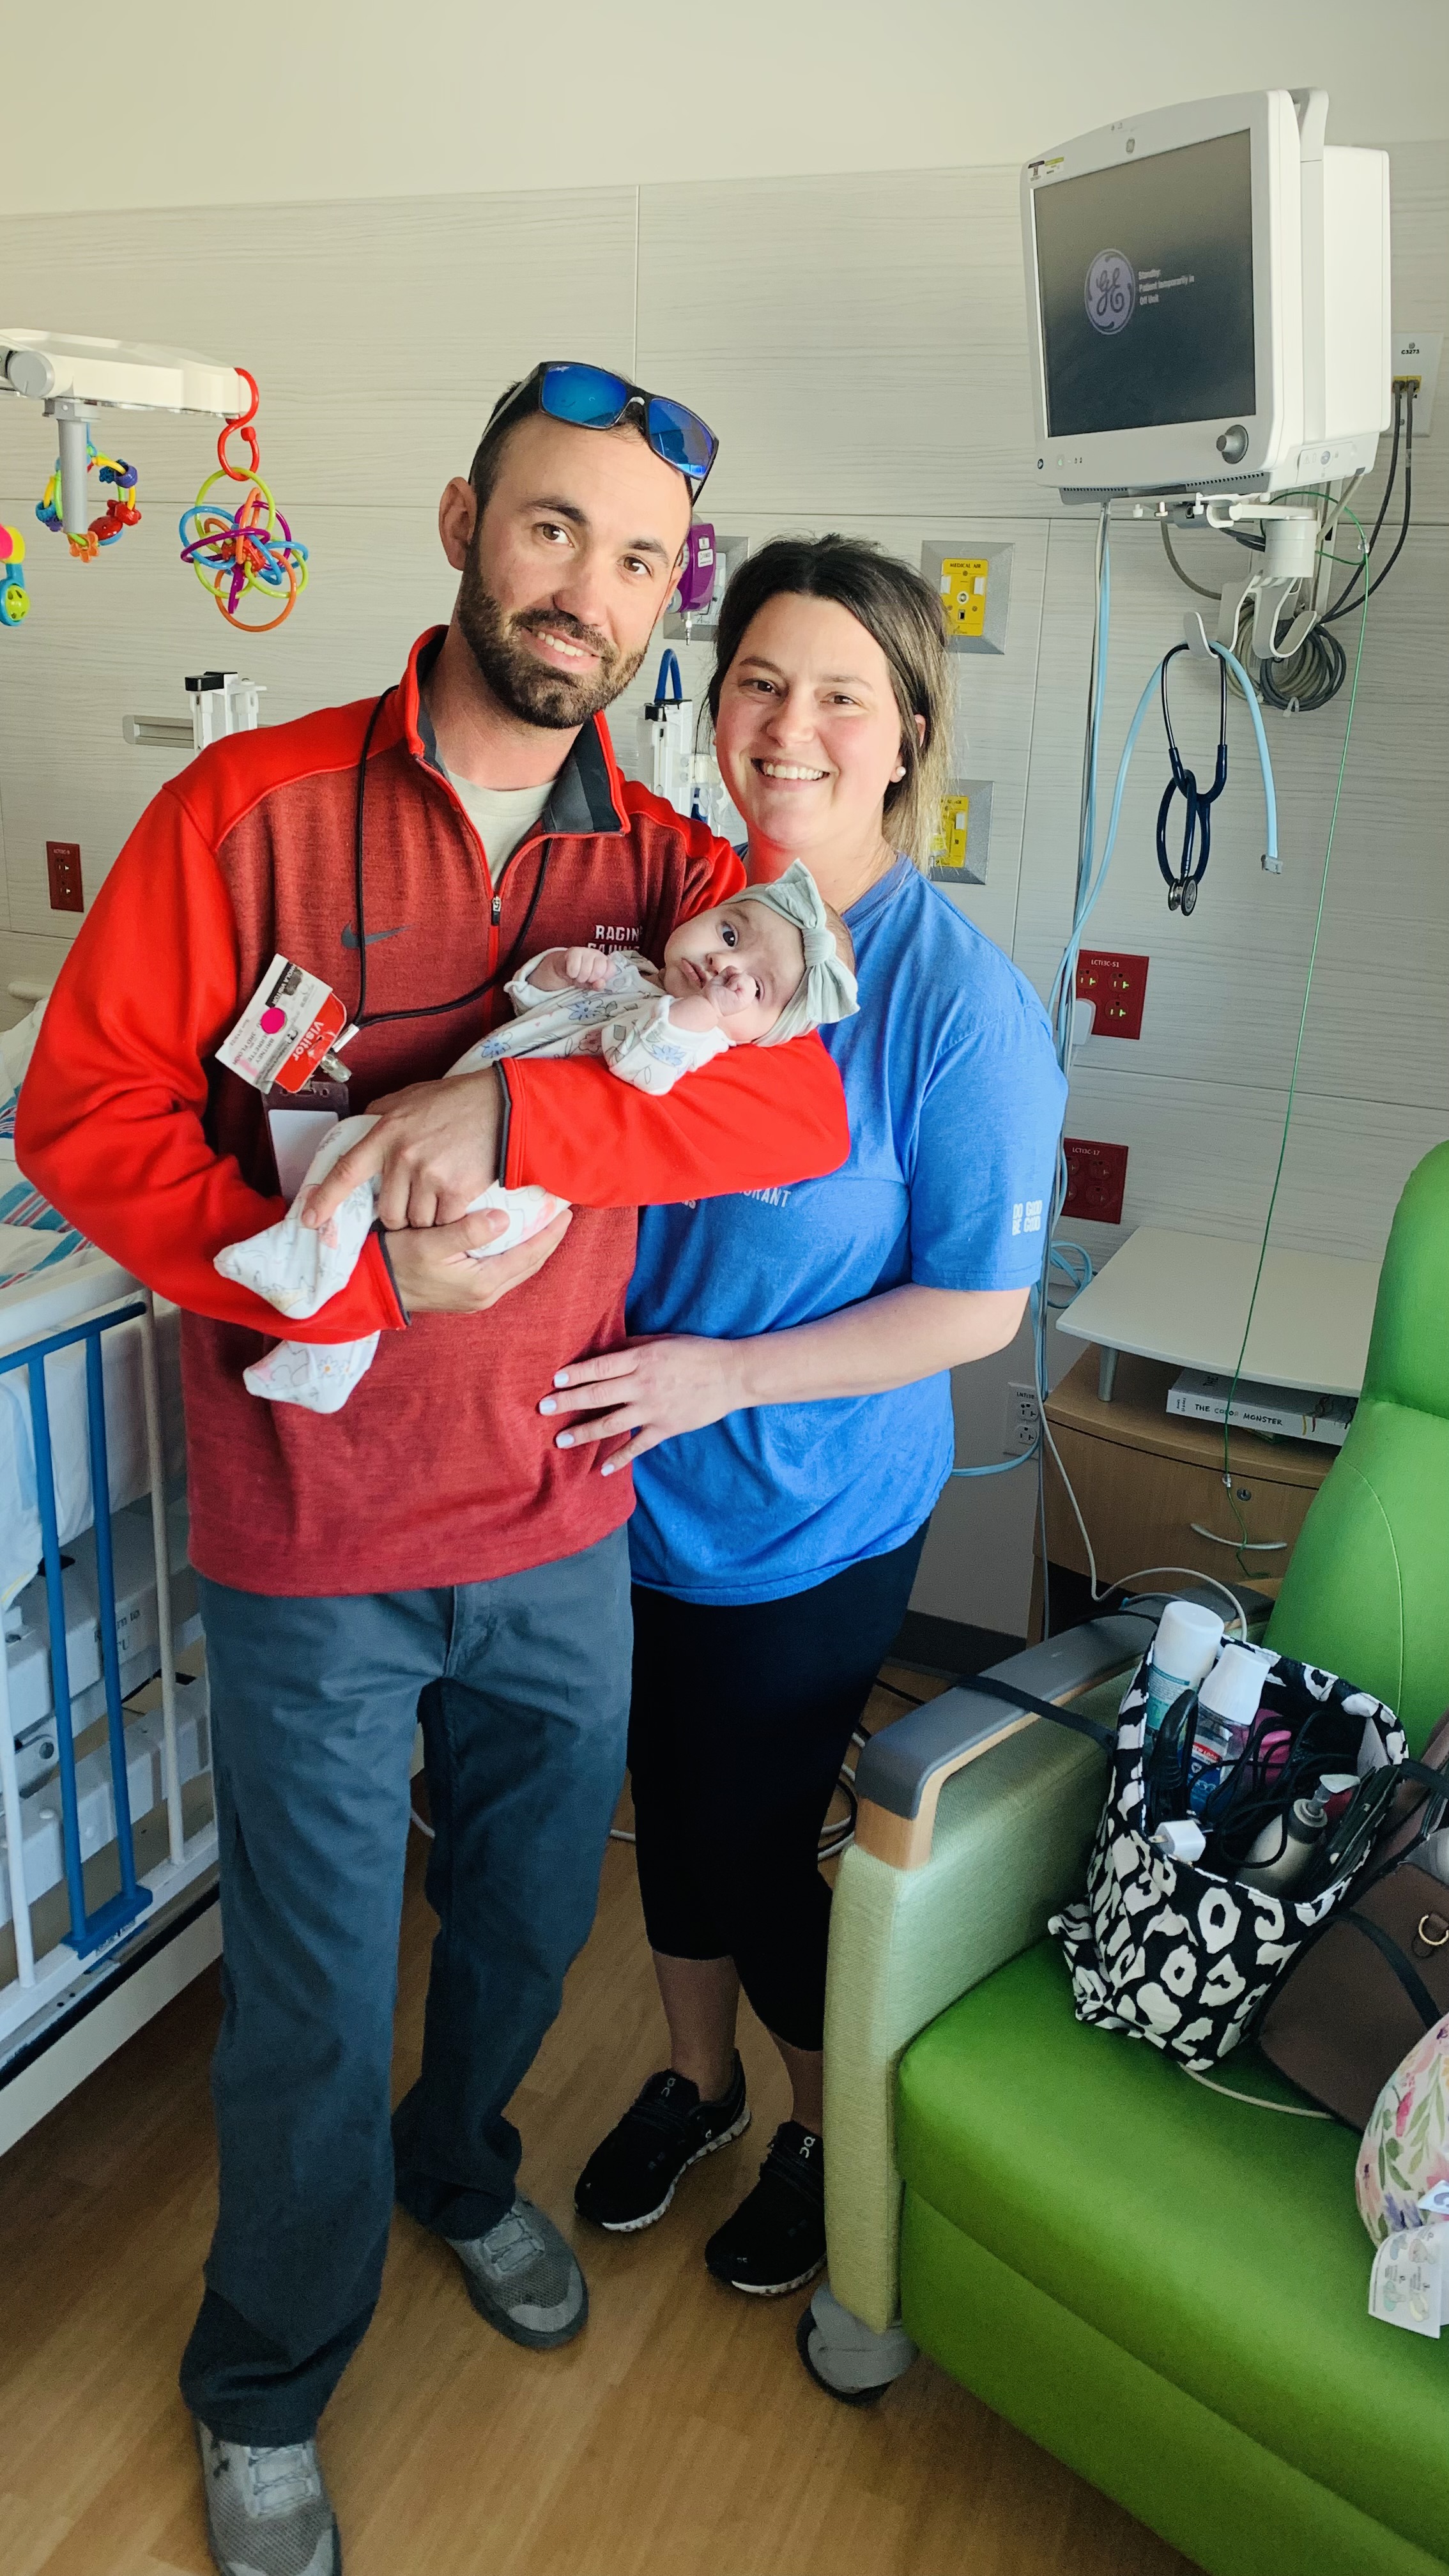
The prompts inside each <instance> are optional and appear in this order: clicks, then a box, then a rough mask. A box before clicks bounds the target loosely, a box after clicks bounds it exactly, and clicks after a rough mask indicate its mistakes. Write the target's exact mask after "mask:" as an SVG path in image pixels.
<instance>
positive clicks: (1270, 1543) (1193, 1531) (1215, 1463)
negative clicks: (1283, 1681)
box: [1028, 1348, 1338, 1637]
mask: <svg viewBox="0 0 1449 2576" xmlns="http://www.w3.org/2000/svg"><path fill="white" fill-rule="evenodd" d="M1097 1357H1098V1355H1097V1352H1096V1350H1095V1349H1094V1348H1089V1349H1087V1350H1086V1351H1084V1352H1083V1354H1082V1357H1081V1358H1080V1359H1079V1360H1078V1361H1077V1363H1076V1366H1075V1367H1074V1368H1072V1369H1070V1370H1069V1371H1068V1373H1067V1375H1066V1376H1065V1377H1064V1378H1063V1379H1062V1381H1061V1384H1060V1385H1059V1386H1058V1387H1057V1389H1056V1391H1055V1393H1054V1394H1052V1395H1050V1396H1049V1397H1048V1398H1047V1407H1046V1412H1047V1420H1048V1421H1049V1423H1050V1424H1051V1429H1052V1437H1053V1438H1054V1440H1055V1441H1056V1444H1057V1447H1058V1449H1059V1450H1060V1452H1061V1456H1062V1464H1063V1466H1064V1467H1065V1468H1066V1471H1067V1474H1068V1475H1069V1476H1070V1478H1071V1481H1072V1487H1073V1490H1074V1492H1075V1494H1076V1497H1077V1502H1078V1505H1079V1507H1080V1509H1081V1514H1082V1518H1083V1520H1084V1521H1085V1522H1086V1524H1087V1529H1088V1531H1089V1533H1090V1536H1091V1541H1092V1547H1093V1551H1094V1553H1095V1556H1096V1559H1097V1577H1098V1580H1099V1582H1101V1583H1103V1584H1107V1583H1116V1582H1119V1581H1120V1580H1121V1578H1122V1576H1123V1575H1125V1574H1131V1573H1133V1572H1135V1570H1136V1569H1137V1568H1138V1567H1139V1566H1150V1565H1175V1566H1185V1567H1188V1568H1190V1569H1191V1570H1192V1571H1194V1572H1196V1573H1199V1574H1214V1575H1216V1576H1217V1578H1218V1580H1219V1582H1222V1583H1233V1582H1241V1581H1244V1580H1246V1581H1247V1582H1249V1583H1251V1584H1252V1585H1253V1587H1254V1589H1255V1590H1256V1591H1259V1592H1266V1593H1268V1594H1270V1595H1273V1596H1275V1597H1276V1594H1277V1591H1278V1587H1279V1584H1280V1583H1281V1581H1282V1578H1283V1571H1284V1568H1285V1567H1286V1565H1287V1563H1288V1558H1289V1555H1290V1554H1291V1552H1292V1548H1293V1543H1294V1541H1295V1539H1296V1538H1297V1536H1298V1533H1299V1531H1300V1529H1301V1528H1302V1527H1303V1523H1304V1520H1305V1518H1306V1516H1307V1512H1308V1506H1309V1504H1310V1503H1311V1502H1312V1500H1313V1497H1314V1495H1315V1494H1316V1493H1317V1491H1318V1488H1319V1486H1320V1485H1321V1484H1322V1482H1323V1479H1324V1477H1325V1476H1326V1475H1327V1473H1328V1470H1329V1468H1330V1467H1331V1466H1332V1464H1333V1461H1334V1459H1335V1458H1336V1457H1337V1455H1338V1452H1337V1450H1336V1449H1329V1448H1326V1447H1324V1446H1323V1445H1322V1444H1321V1443H1320V1442H1317V1441H1312V1440H1266V1439H1263V1438H1261V1437H1260V1436H1259V1435H1258V1434H1257V1433H1255V1432H1246V1431H1244V1432H1239V1431H1235V1432H1234V1433H1233V1435H1232V1446H1231V1450H1230V1453H1229V1454H1230V1458H1231V1463H1232V1469H1233V1501H1234V1502H1236V1504H1237V1507H1238V1510H1239V1512H1240V1513H1241V1515H1242V1518H1243V1522H1244V1524H1245V1527H1246V1530H1247V1545H1246V1546H1245V1547H1242V1549H1241V1552H1240V1542H1239V1533H1238V1525H1237V1522H1236V1521H1235V1519H1234V1517H1233V1512H1232V1508H1231V1505H1230V1503H1229V1500H1228V1496H1227V1493H1226V1491H1225V1490H1224V1486H1223V1435H1222V1432H1221V1431H1220V1430H1219V1429H1218V1428H1217V1426H1216V1425H1215V1424H1212V1423H1207V1422H1188V1421H1185V1420H1184V1419H1183V1418H1182V1416H1181V1415H1179V1414H1175V1413H1169V1412H1168V1411H1167V1409H1166V1407H1167V1390H1168V1388H1169V1387H1170V1386H1171V1384H1172V1381H1173V1379H1174V1378H1175V1377H1176V1376H1177V1375H1178V1374H1179V1372H1178V1370H1177V1369H1176V1368H1175V1367H1174V1366H1172V1365H1170V1364H1168V1363H1166V1362H1164V1361H1161V1360H1148V1359H1140V1358H1137V1357H1135V1356H1134V1355H1133V1354H1132V1353H1130V1352H1126V1351H1124V1352H1123V1353H1122V1354H1121V1356H1120V1358H1119V1360H1118V1363H1117V1371H1116V1382H1115V1385H1114V1387H1113V1392H1112V1400H1111V1402H1110V1403H1104V1402H1103V1400H1102V1398H1101V1396H1100V1395H1099V1394H1098V1392H1097ZM1046 1547H1047V1562H1048V1564H1049V1565H1050V1566H1060V1567H1062V1568H1064V1569H1065V1570H1066V1571H1068V1572H1069V1573H1073V1574H1081V1575H1085V1574H1088V1573H1090V1571H1091V1569H1090V1567H1089V1565H1088V1562H1087V1552H1086V1549H1085V1547H1084V1545H1083V1543H1082V1533H1081V1531H1080V1530H1079V1528H1078V1527H1077V1521H1076V1514H1075V1513H1074V1512H1073V1510H1072V1506H1071V1503H1070V1501H1069V1499H1068V1496H1067V1493H1066V1489H1065V1487H1064V1486H1063V1483H1062V1479H1061V1476H1060V1474H1059V1473H1058V1470H1057V1464H1056V1461H1055V1459H1054V1458H1053V1457H1052V1454H1051V1452H1050V1450H1048V1452H1047V1456H1046ZM1040 1549H1041V1531H1040V1526H1039V1525H1038V1529H1037V1535H1036V1561H1035V1563H1034V1565H1033V1569H1032V1596H1031V1623H1030V1628H1029V1632H1028V1633H1029V1634H1030V1635H1031V1636H1033V1637H1036V1636H1038V1635H1039V1634H1040V1630H1041V1594H1042V1574H1041V1557H1040ZM1170 1586H1171V1577H1170V1576H1169V1577H1166V1578H1164V1579H1162V1580H1161V1581H1160V1580H1159V1579H1158V1578H1157V1577H1146V1578H1144V1580H1143V1582H1142V1583H1141V1584H1140V1585H1137V1586H1135V1587H1134V1588H1135V1589H1138V1590H1142V1591H1153V1590H1159V1589H1163V1588H1170Z"/></svg>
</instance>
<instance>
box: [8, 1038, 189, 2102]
mask: <svg viewBox="0 0 1449 2576" xmlns="http://www.w3.org/2000/svg"><path fill="white" fill-rule="evenodd" d="M17 1042H18V1043H17ZM0 1052H3V1053H4V1054H5V1055H6V1056H7V1058H9V1060H10V1061H9V1062H8V1063H7V1067H6V1069H7V1071H10V1072H11V1075H12V1079H13V1078H14V1073H15V1070H16V1069H17V1067H16V1058H17V1056H19V1057H21V1058H22V1059H23V1056H24V1053H25V1047H24V1039H23V1036H22V1033H21V1032H6V1033H5V1034H4V1036H3V1037H0ZM18 1070H20V1071H21V1072H23V1060H22V1061H21V1062H20V1063H19V1066H18ZM13 1109H14V1096H13V1094H12V1095H11V1098H10V1100H9V1102H8V1103H0V1605H3V1614H4V1653H3V1661H0V2152H3V2150H4V2149H5V2148H6V2147H8V2146H10V2145H11V2144H13V2142H14V2140H15V2139H16V2138H18V2137H20V2136H21V2135H22V2134H23V2133H24V2131H25V2130H26V2129H28V2128H30V2127H31V2126H32V2125H33V2124H34V2122H35V2121H36V2120H38V2119H40V2118H42V2117H43V2116H44V2114H45V2112H46V2111H47V2110H49V2109H50V2108H51V2107H52V2105H53V2104H54V2103H55V2102H57V2101H59V2100H60V2099H61V2098H62V2097H63V2096H64V2094H66V2093H67V2092H69V2091H70V2090H71V2088H72V2087H73V2086H74V2085H75V2084H77V2083H79V2082H80V2081H81V2079H82V2078H83V2077H84V2076H85V2075H87V2074H88V2073H90V2072H91V2070H92V2069H93V2068H94V2067H95V2066H97V2065H98V2064H99V2063H100V2062H101V2061H102V2059H104V2058H105V2057H107V2056H108V2055H109V2054H110V2053H111V2051H112V2050H113V2049H114V2048H116V2047H118V2046H119V2045H120V2043H121V2041H122V2040H123V2039H125V2038H126V2037H128V2036H129V2034H130V2033H131V2032H132V2031H133V2030H135V2029H137V2028H139V2027H140V2026H141V2024H142V2023H143V2022H145V2021H146V2020H148V2019H149V2018H150V2016H151V2015H152V2014H153V2013H154V2012H156V2011H158V2010H159V2009H160V2007H161V2005H162V2004H164V2003H165V2002H167V2001H168V2000H169V1999H170V1997H171V1996H172V1995H173V1994H175V1993H177V1992H179V1990H180V1988H181V1987H182V1986H183V1985H185V1984H186V1983H187V1982H188V1981H189V1979H190V1978H191V1977H193V1976H195V1975H196V1974H197V1973H198V1972H199V1971H200V1969H201V1968H202V1967H204V1966H205V1965H206V1964H207V1962H208V1961H209V1960H210V1959H212V1958H214V1957H215V1956H216V1954H217V1951H218V1949H219V1947H220V1935H219V1926H218V1918H217V1912H216V1824H215V1813H214V1806H213V1800H212V1790H211V1765H210V1741H209V1726H208V1710H207V1686H206V1676H205V1667H204V1661H203V1658H202V1653H201V1646H200V1622H199V1619H198V1615H197V1603H196V1589H195V1580H194V1577H193V1576H192V1574H191V1571H190V1568H189V1567H188V1565H187V1562H186V1502H185V1478H184V1449H183V1440H182V1420H181V1391H180V1367H179V1324H180V1318H179V1316H178V1315H177V1313H176V1311H175V1309H174V1308H168V1307H166V1306H164V1305H160V1304H158V1303H156V1302H154V1301H153V1300H152V1298H151V1297H150V1295H149V1294H148V1292H147V1291H146V1290H145V1289H144V1288H143V1287H142V1286H141V1285H140V1283H139V1282H138V1281H137V1280H135V1279H134V1278H132V1277H131V1276H130V1274H129V1273H128V1272H126V1271H125V1270H123V1269H121V1268H120V1266H119V1265H118V1264H117V1263H115V1262H113V1261H111V1260H109V1259H107V1257H106V1256H105V1255H104V1254H102V1253H100V1252H98V1251H96V1250H95V1248H94V1247H93V1246H91V1245H89V1244H86V1243H84V1242H82V1241H81V1240H80V1238H79V1237H77V1236H76V1235H75V1234H74V1233H73V1232H72V1231H71V1230H70V1229H69V1228H68V1227H66V1225H65V1223H64V1220H63V1219H62V1218H60V1217H59V1216H58V1215H57V1214H56V1212H55V1211H54V1210H53V1209H49V1208H47V1207H46V1205H45V1203H44V1201H43V1200H42V1199H40V1198H39V1196H38V1194H37V1193H35V1192H33V1191H32V1190H30V1188H29V1185H28V1184H27V1183H26V1182H25V1181H24V1179H23V1177H22V1176H21V1175H20V1174H19V1172H18V1171H17V1170H16V1168H15V1165H14V1145H13V1124H14V1119H13ZM98 1499H99V1500H100V1501H101V1506H102V1507H101V1508H100V1509H99V1511H98V1510H97V1501H98Z"/></svg>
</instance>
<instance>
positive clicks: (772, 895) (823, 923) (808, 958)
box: [735, 859, 860, 1046]
mask: <svg viewBox="0 0 1449 2576" xmlns="http://www.w3.org/2000/svg"><path fill="white" fill-rule="evenodd" d="M735 900H736V902H737V903H763V904H765V905H767V906H768V908H769V910H770V911H771V912H778V913H780V914H781V915H782V916H783V918H784V919H785V920H786V921H793V923H794V925H795V927H796V929H797V930H798V931H799V933H800V936H801V938H802V940H803V941H804V943H805V972H804V974H803V975H802V976H801V978H800V981H799V983H798V984H797V985H796V987H795V990H794V992H793V993H792V994H791V996H790V999H789V1001H788V1002H787V1003H786V1004H785V1007H784V1009H783V1011H782V1012H781V1013H780V1016H779V1018H778V1020H777V1021H776V1022H775V1025H774V1027H773V1028H772V1029H771V1031H770V1033H769V1036H768V1037H763V1038H761V1039H760V1040H759V1041H758V1043H759V1044H760V1045H761V1046H783V1045H784V1043H785V1040H786V1039H787V1038H798V1037H803V1036H804V1034H805V1032H806V1030H807V1029H819V1028H824V1027H825V1025H826V1023H827V1022H828V1021H830V1020H848V1019H849V1018H850V1015H851V1013H852V1012H853V1011H858V1010H859V1008H860V1003H859V1000H858V998H857V995H856V989H855V977H854V976H853V975H852V973H851V971H850V968H849V967H848V966H847V965H846V962H845V960H844V958H843V957H842V956H841V954H840V951H839V949H838V948H837V947H836V945H835V933H834V931H833V930H832V929H831V927H830V923H829V919H828V918H827V915H826V910H825V905H824V903H823V901H822V900H821V894H820V888H819V887H818V885H817V884H816V882H815V879H814V878H813V877H812V875H811V873H810V871H809V869H808V868H807V867H806V865H805V863H804V860H803V859H792V860H791V862H790V865H789V866H788V868H787V869H786V870H785V873H784V875H783V876H782V877H776V878H774V879H773V881H772V882H771V883H770V884H768V885H748V886H743V887H742V888H741V889H740V892H739V894H738V895H737V896H736V898H735Z"/></svg>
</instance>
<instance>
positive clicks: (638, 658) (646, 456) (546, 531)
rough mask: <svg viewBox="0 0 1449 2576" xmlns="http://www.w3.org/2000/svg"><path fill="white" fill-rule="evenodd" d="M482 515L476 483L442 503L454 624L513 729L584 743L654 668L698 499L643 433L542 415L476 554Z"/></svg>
mask: <svg viewBox="0 0 1449 2576" xmlns="http://www.w3.org/2000/svg"><path fill="white" fill-rule="evenodd" d="M472 502H473V494H472V491H471V488H470V486H469V485H467V484H466V483H451V484H450V485H449V486H448V490H447V492H446V493H445V494H444V496H443V512H442V522H441V524H442V531H443V542H444V546H445V548H446V549H447V552H448V555H449V559H450V561H452V562H454V563H456V564H457V565H458V567H459V569H460V570H461V573H462V581H461V583H460V585H459V590H458V604H457V609H456V612H455V614H456V619H457V624H458V626H459V628H460V630H461V632H462V634H463V637H464V639H465V641H466V643H467V644H468V646H469V649H470V651H471V652H472V655H473V658H474V660H475V662H476V663H477V665H478V668H479V670H480V672H481V673H482V675H483V678H484V680H485V681H486V683H487V685H488V688H489V690H490V691H491V693H492V695H493V696H494V697H495V698H496V699H497V700H498V702H499V704H500V705H502V706H504V707H506V708H507V710H508V712H509V713H510V715H513V716H516V717H517V718H518V719H519V720H520V722H522V723H524V724H530V725H541V726H547V727H550V728H558V729H565V728H566V729H568V730H576V729H577V728H578V726H580V725H581V724H583V723H585V722H586V721H587V719H588V718H589V717H590V716H592V715H596V714H597V713H598V711H599V709H600V708H601V707H606V706H608V704H609V703H610V701H611V699H613V698H616V697H617V696H618V695H619V692H620V690H621V689H624V688H627V686H628V684H629V682H630V680H632V678H633V676H634V674H635V672H636V671H637V670H638V668H639V665H640V663H641V662H642V661H643V659H644V655H645V652H646V651H647V649H648V644H649V638H650V636H651V635H652V634H653V632H654V628H655V627H656V625H657V624H658V622H659V619H660V616H661V615H662V613H663V610H664V608H665V605H666V603H667V601H668V599H669V597H670V594H671V592H672V591H673V589H674V585H675V581H676V579H677V578H678V572H679V564H680V558H681V555H682V551H683V546H684V539H685V536H686V533H687V531H688V528H689V517H690V496H689V487H688V485H687V484H686V482H685V481H684V478H683V476H682V475H680V474H676V472H675V471H674V468H673V467H672V466H670V465H665V464H664V463H662V461H661V460H660V458H658V457H657V456H655V455H654V454H653V452H652V450H651V449H650V448H649V447H648V446H647V445H646V444H645V442H644V440H643V439H642V438H641V437H640V436H639V434H638V432H637V431H636V430H633V429H629V428H625V429H618V430H590V429H577V428H574V427H573V426H572V425H571V424H570V423H568V422H566V421H557V420H550V419H549V418H548V417H547V416H546V415H545V414H544V413H542V412H539V413H536V414H534V415H533V416H532V417H531V418H530V419H528V420H525V421H523V422H521V423H520V424H519V426H518V428H517V429H515V430H514V432H513V434H512V436H511V437H510V439H509V441H508V444H507V446H506V447H505V449H504V451H503V458H502V463H501V465H500V468H499V473H498V480H497V482H496V483H495V485H494V487H493V490H492V492H491V493H490V495H489V499H488V506H487V508H486V510H485V511H484V512H483V515H482V519H481V521H480V522H479V523H478V524H477V525H476V527H474V528H473V529H472V531H471V542H470V541H469V533H468V520H469V505H470V504H471V503H472ZM450 513H451V515H450ZM455 549H456V550H455Z"/></svg>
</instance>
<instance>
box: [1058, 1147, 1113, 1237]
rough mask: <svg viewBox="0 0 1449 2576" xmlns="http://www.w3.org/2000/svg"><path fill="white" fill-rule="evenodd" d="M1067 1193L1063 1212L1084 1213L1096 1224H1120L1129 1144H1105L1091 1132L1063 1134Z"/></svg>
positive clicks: (1073, 1214)
mask: <svg viewBox="0 0 1449 2576" xmlns="http://www.w3.org/2000/svg"><path fill="white" fill-rule="evenodd" d="M1062 1152H1063V1153H1064V1154H1065V1156H1066V1158H1067V1195H1066V1200H1065V1203H1064V1205H1063V1208H1062V1214H1063V1216H1064V1217H1065V1216H1075V1217H1085V1218H1088V1219H1090V1221H1091V1222H1092V1223H1093V1224H1094V1225H1120V1224H1121V1222H1122V1201H1123V1197H1124V1194H1125V1192H1126V1188H1127V1148H1126V1146H1125V1145H1104V1144H1100V1143H1098V1142H1096V1141H1094V1140H1093V1139H1092V1138H1091V1137H1088V1136H1064V1137H1063V1138H1062Z"/></svg>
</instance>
